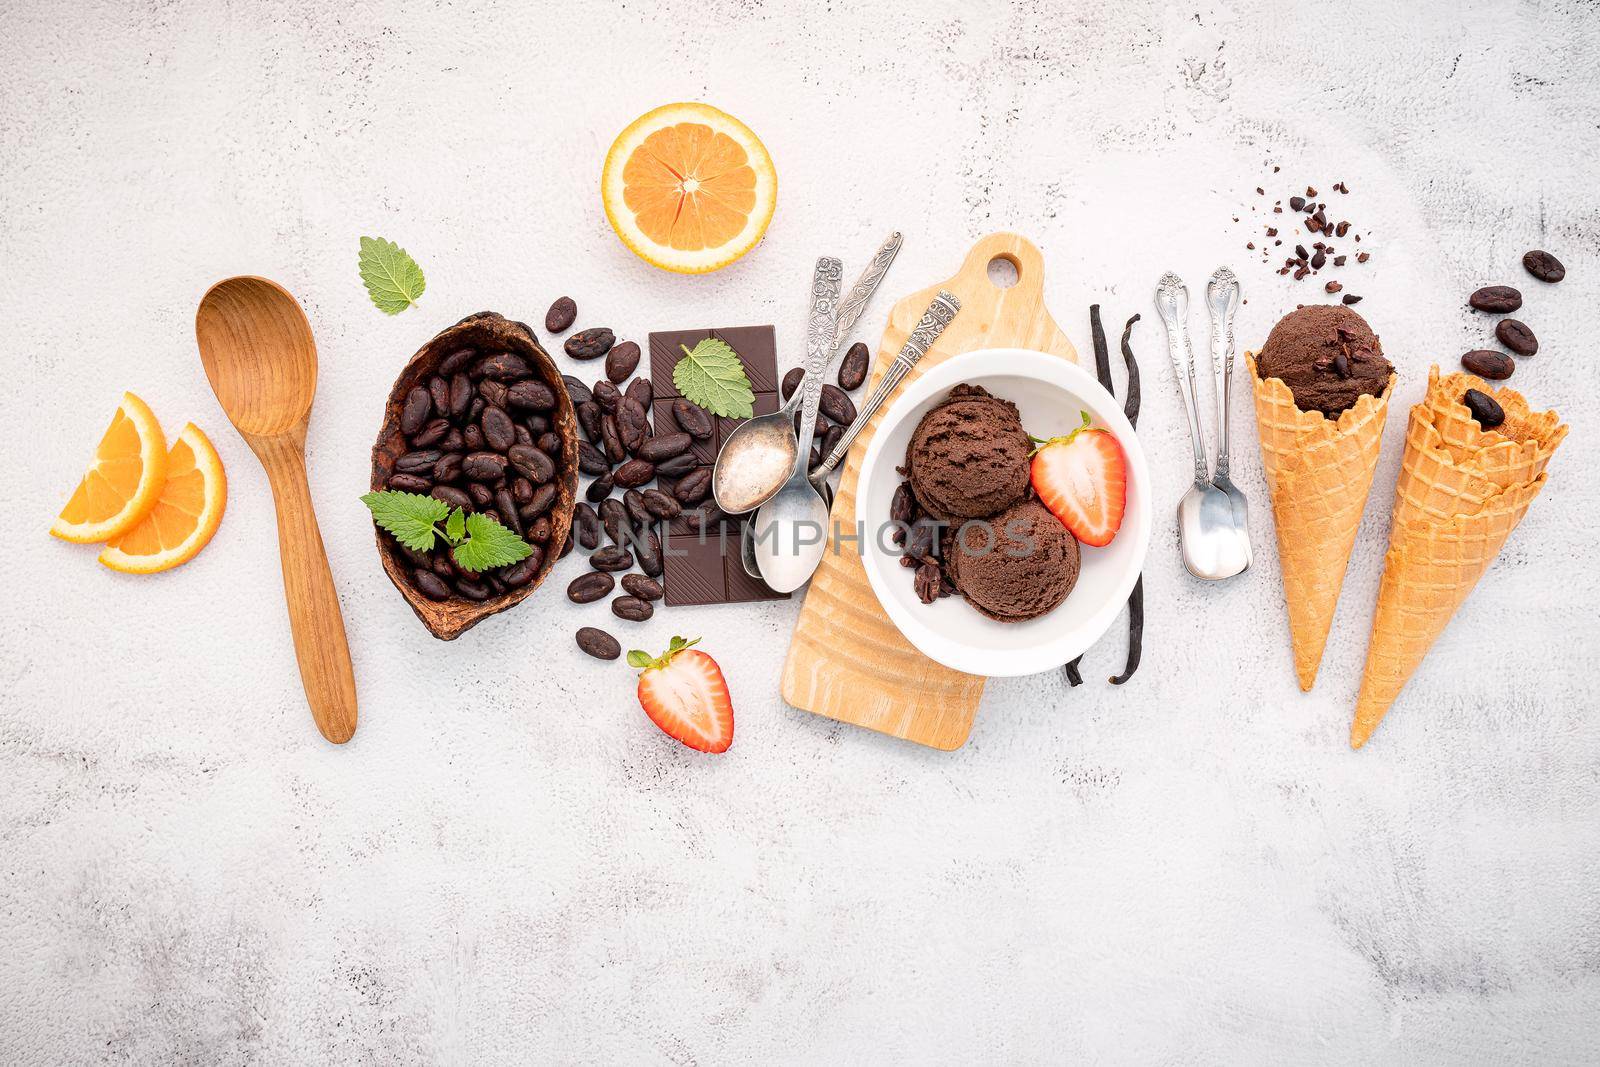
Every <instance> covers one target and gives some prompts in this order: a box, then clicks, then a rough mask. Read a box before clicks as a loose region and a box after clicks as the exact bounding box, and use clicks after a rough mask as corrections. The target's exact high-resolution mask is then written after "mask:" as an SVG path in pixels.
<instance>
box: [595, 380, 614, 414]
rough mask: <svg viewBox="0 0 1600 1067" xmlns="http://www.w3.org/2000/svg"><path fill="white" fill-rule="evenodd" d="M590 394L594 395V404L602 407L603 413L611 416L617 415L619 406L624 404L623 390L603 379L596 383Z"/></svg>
mask: <svg viewBox="0 0 1600 1067" xmlns="http://www.w3.org/2000/svg"><path fill="white" fill-rule="evenodd" d="M590 392H592V393H594V402H595V403H596V404H599V405H600V410H601V411H604V412H606V413H607V414H609V415H615V414H616V413H617V405H618V404H620V403H622V390H621V389H618V388H617V386H616V383H614V382H608V381H606V379H604V378H601V379H600V380H599V381H598V382H595V383H594V388H593V389H592V390H590Z"/></svg>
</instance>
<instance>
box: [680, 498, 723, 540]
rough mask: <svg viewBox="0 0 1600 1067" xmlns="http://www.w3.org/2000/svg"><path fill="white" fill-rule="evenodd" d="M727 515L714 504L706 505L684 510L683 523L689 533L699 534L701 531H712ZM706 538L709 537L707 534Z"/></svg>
mask: <svg viewBox="0 0 1600 1067" xmlns="http://www.w3.org/2000/svg"><path fill="white" fill-rule="evenodd" d="M725 518H727V515H726V514H725V513H724V512H723V510H722V509H721V508H719V507H717V506H716V505H715V504H706V505H704V506H702V507H698V508H695V509H694V510H692V511H690V510H685V511H684V513H683V521H684V524H685V525H686V526H688V527H689V532H690V533H699V532H700V531H701V530H708V531H709V530H713V529H715V528H716V527H717V525H718V524H719V523H721V522H722V520H723V519H725ZM706 536H707V537H709V536H711V535H710V534H709V533H708V534H707V535H706Z"/></svg>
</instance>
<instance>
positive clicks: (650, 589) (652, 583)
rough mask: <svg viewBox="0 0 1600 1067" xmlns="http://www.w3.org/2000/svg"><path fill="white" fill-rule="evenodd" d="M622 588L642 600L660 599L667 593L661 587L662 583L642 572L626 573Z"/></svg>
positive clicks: (623, 577)
mask: <svg viewBox="0 0 1600 1067" xmlns="http://www.w3.org/2000/svg"><path fill="white" fill-rule="evenodd" d="M622 588H623V589H625V590H626V591H627V593H628V595H629V596H636V597H638V598H639V599H640V600H660V599H661V598H662V597H663V596H665V595H666V592H665V590H663V589H662V588H661V583H660V582H658V581H656V580H655V579H654V578H647V577H645V576H644V575H642V574H624V575H623V576H622Z"/></svg>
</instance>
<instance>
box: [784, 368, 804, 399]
mask: <svg viewBox="0 0 1600 1067" xmlns="http://www.w3.org/2000/svg"><path fill="white" fill-rule="evenodd" d="M805 376H806V369H805V368H804V367H790V368H789V369H788V371H786V372H785V373H784V376H783V384H782V385H781V386H779V389H780V390H781V391H782V393H783V398H784V399H785V400H788V399H789V398H790V397H791V396H793V395H794V391H795V390H796V389H798V388H800V383H801V382H802V381H804V380H805Z"/></svg>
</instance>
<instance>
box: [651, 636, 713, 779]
mask: <svg viewBox="0 0 1600 1067" xmlns="http://www.w3.org/2000/svg"><path fill="white" fill-rule="evenodd" d="M699 643H700V639H699V638H698V637H696V638H692V639H689V640H685V639H684V638H682V637H674V638H673V639H672V643H671V644H670V645H668V647H667V651H666V652H665V653H664V654H662V655H660V656H657V657H654V658H652V657H651V655H650V653H648V652H641V651H639V650H638V649H634V650H633V651H632V652H629V653H628V665H629V666H631V667H638V668H639V703H640V705H641V706H642V707H643V708H644V713H645V714H646V715H648V716H650V721H651V722H653V723H655V724H656V725H657V726H659V727H661V730H662V732H663V733H665V734H666V735H667V736H668V737H672V738H675V739H676V740H678V741H681V742H683V743H684V744H686V745H688V746H689V747H690V748H693V749H698V750H699V751H701V752H726V751H728V746H729V745H731V744H733V698H732V697H730V696H729V695H728V683H727V681H726V680H725V679H724V678H723V677H722V668H721V667H718V666H717V661H716V660H714V659H712V658H711V657H710V656H708V655H706V654H705V653H704V652H701V651H700V650H699V649H697V648H694V647H692V646H694V645H697V644H699Z"/></svg>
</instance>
